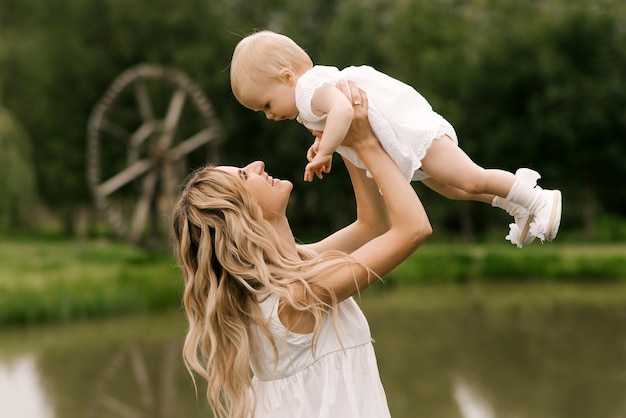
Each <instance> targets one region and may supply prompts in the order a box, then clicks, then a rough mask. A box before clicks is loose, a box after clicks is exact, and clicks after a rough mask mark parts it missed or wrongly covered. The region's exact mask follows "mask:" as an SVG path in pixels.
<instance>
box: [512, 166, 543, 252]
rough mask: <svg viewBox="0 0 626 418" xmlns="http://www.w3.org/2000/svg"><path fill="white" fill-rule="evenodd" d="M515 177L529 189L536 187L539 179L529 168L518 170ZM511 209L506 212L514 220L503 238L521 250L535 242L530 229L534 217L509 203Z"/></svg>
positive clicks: (523, 209)
mask: <svg viewBox="0 0 626 418" xmlns="http://www.w3.org/2000/svg"><path fill="white" fill-rule="evenodd" d="M515 176H516V177H518V178H520V179H521V180H522V181H523V182H525V183H528V184H529V185H530V186H531V187H535V186H536V185H537V180H539V178H541V176H540V175H539V173H537V172H536V171H534V170H531V169H529V168H520V169H518V170H517V171H516V172H515ZM511 206H512V207H511V208H510V209H509V210H507V212H508V213H509V215H511V216H513V217H514V218H515V223H512V224H509V234H508V235H507V236H506V237H505V238H506V239H507V240H509V241H511V242H512V243H513V244H515V245H517V247H518V248H522V247H524V246H526V245H528V244H530V243H531V242H533V241H534V240H535V238H536V237H537V236H536V235H534V234H533V233H532V231H531V229H530V225H531V224H532V222H533V220H534V219H535V217H534V216H533V214H532V213H530V212H529V211H528V210H527V209H526V208H524V207H522V206H519V205H515V204H513V203H511Z"/></svg>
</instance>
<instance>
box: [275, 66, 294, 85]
mask: <svg viewBox="0 0 626 418" xmlns="http://www.w3.org/2000/svg"><path fill="white" fill-rule="evenodd" d="M278 79H279V80H280V81H281V82H283V83H285V84H288V85H290V86H293V85H294V84H295V83H296V75H295V74H294V72H293V71H292V70H290V69H289V68H283V69H282V70H280V73H279V76H278Z"/></svg>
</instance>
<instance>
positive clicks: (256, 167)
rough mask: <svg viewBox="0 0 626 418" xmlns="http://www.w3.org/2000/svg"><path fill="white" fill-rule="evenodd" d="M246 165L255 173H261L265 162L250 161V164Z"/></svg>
mask: <svg viewBox="0 0 626 418" xmlns="http://www.w3.org/2000/svg"><path fill="white" fill-rule="evenodd" d="M248 167H249V168H250V170H252V171H253V172H255V173H262V172H263V171H265V163H264V162H263V161H254V162H251V163H250V164H248Z"/></svg>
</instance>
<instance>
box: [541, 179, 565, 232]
mask: <svg viewBox="0 0 626 418" xmlns="http://www.w3.org/2000/svg"><path fill="white" fill-rule="evenodd" d="M561 211H562V204H561V192H560V191H559V190H554V194H553V197H552V211H551V212H550V220H549V222H548V227H547V228H546V233H545V238H546V241H552V240H553V239H554V238H555V237H556V234H557V232H559V226H560V225H561Z"/></svg>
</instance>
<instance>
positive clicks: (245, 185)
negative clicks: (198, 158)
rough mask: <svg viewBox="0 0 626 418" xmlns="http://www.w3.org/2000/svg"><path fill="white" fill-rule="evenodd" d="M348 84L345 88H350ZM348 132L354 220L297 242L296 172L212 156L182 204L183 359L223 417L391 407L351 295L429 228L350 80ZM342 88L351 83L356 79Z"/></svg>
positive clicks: (376, 412) (302, 415) (352, 417)
mask: <svg viewBox="0 0 626 418" xmlns="http://www.w3.org/2000/svg"><path fill="white" fill-rule="evenodd" d="M344 91H345V90H344ZM353 92H354V97H355V99H354V100H355V102H354V104H357V103H359V104H362V105H363V106H357V107H356V108H355V120H354V122H353V124H352V127H351V128H350V130H349V131H348V134H347V136H346V139H345V141H344V143H345V145H346V146H350V147H352V149H353V150H354V152H355V153H356V154H358V155H359V157H360V158H361V159H362V160H363V161H364V163H365V164H366V165H367V167H368V169H369V171H370V172H371V174H372V176H373V179H372V178H369V177H367V176H366V175H365V171H364V170H361V169H358V168H357V167H355V166H354V165H352V164H351V163H350V162H348V161H346V166H347V169H348V172H349V175H350V178H351V180H352V184H353V188H354V193H355V198H356V202H357V219H356V220H355V222H353V223H352V224H350V225H348V226H347V227H345V228H343V229H341V230H339V231H337V232H336V233H334V234H332V235H330V236H329V237H327V238H325V239H324V240H322V241H320V242H316V243H313V244H309V245H298V244H297V243H296V241H295V239H294V236H293V235H292V232H291V229H290V227H289V222H288V220H287V217H286V215H285V211H286V207H287V202H288V201H289V195H290V192H291V189H292V184H291V183H290V182H289V181H287V180H279V179H276V178H273V177H271V176H270V175H268V173H267V172H266V171H265V166H264V164H263V163H262V162H260V161H257V162H253V163H251V164H249V165H247V166H245V167H242V168H237V167H224V166H222V167H205V168H203V169H201V170H199V171H197V172H196V173H195V174H193V175H192V177H191V178H190V179H189V180H188V182H187V184H186V186H185V188H184V190H183V191H182V195H181V197H180V200H179V202H178V205H177V208H176V210H175V213H174V220H173V226H174V228H173V230H174V236H175V249H176V256H177V259H178V263H179V265H180V267H181V269H182V272H183V278H184V282H185V290H184V300H183V302H184V308H185V312H186V315H187V318H188V321H189V331H188V334H187V337H186V340H185V345H184V349H183V351H184V353H183V356H184V359H185V362H186V364H187V366H188V368H189V369H190V371H192V372H196V373H197V374H199V375H200V376H202V377H203V378H204V379H205V380H206V381H207V383H208V388H207V399H208V402H209V405H210V407H211V409H212V410H213V413H214V415H215V416H216V417H219V418H226V417H228V418H251V417H254V418H264V417H272V418H295V417H298V418H307V417H316V418H324V417H325V418H331V417H332V418H336V417H341V418H385V417H389V416H390V414H389V409H388V406H387V401H386V396H385V392H384V389H383V387H382V384H381V381H380V377H379V373H378V367H377V363H376V358H375V354H374V349H373V346H372V342H371V335H370V330H369V325H368V323H367V320H366V318H365V316H364V315H363V313H362V312H361V310H360V309H359V307H358V305H357V304H356V302H355V301H354V300H353V298H352V297H353V296H354V295H356V294H358V293H359V292H360V291H361V290H363V289H365V288H366V287H368V286H370V285H371V284H372V283H374V282H376V281H377V280H378V279H379V278H380V277H382V276H384V275H385V274H387V273H388V272H389V271H391V270H392V269H393V268H394V267H396V266H397V265H398V264H399V263H400V262H402V261H403V260H404V259H406V257H408V256H409V255H410V254H411V253H412V252H413V251H415V250H416V249H417V248H418V246H419V245H420V244H421V243H422V242H423V241H424V240H425V239H426V238H427V237H428V236H429V235H430V234H431V232H432V230H431V226H430V223H429V221H428V218H427V216H426V213H425V211H424V208H423V207H422V204H421V202H420V200H419V198H418V197H417V195H416V194H415V192H414V190H413V188H412V187H411V185H410V183H408V182H406V181H404V180H403V175H402V173H401V171H400V170H399V169H398V167H397V166H396V165H395V164H394V162H393V161H392V160H391V158H390V157H389V156H388V154H387V153H386V152H385V151H384V150H383V148H382V147H381V145H380V142H379V141H378V140H377V139H376V137H375V136H374V134H373V132H372V131H371V128H370V126H369V123H368V122H367V97H365V96H364V95H362V94H361V93H360V92H358V93H357V90H356V89H354V90H353ZM346 93H348V92H347V91H346Z"/></svg>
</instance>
